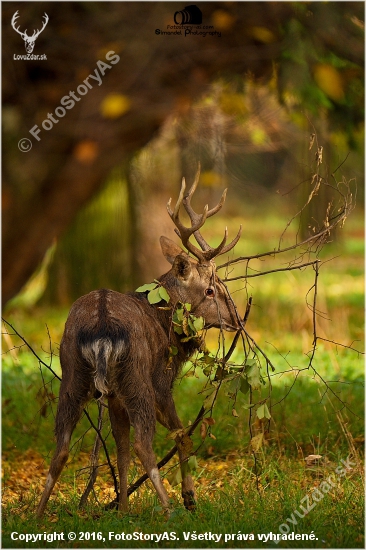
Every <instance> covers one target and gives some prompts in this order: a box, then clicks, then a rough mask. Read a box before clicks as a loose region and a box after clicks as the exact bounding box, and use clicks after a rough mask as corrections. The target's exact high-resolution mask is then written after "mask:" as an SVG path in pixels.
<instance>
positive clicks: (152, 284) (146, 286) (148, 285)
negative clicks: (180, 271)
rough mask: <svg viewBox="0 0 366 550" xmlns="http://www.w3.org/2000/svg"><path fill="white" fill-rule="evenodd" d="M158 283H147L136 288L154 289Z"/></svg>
mask: <svg viewBox="0 0 366 550" xmlns="http://www.w3.org/2000/svg"><path fill="white" fill-rule="evenodd" d="M157 286H158V285H157V284H156V283H148V284H146V285H142V286H139V287H138V288H136V292H146V291H147V290H154V288H156V287H157Z"/></svg>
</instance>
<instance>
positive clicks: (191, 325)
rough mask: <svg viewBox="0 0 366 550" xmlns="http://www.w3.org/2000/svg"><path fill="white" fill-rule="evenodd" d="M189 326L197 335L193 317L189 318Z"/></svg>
mask: <svg viewBox="0 0 366 550" xmlns="http://www.w3.org/2000/svg"><path fill="white" fill-rule="evenodd" d="M188 325H189V328H190V329H191V331H192V333H193V334H196V332H197V331H196V329H195V327H194V324H193V321H192V319H191V317H188Z"/></svg>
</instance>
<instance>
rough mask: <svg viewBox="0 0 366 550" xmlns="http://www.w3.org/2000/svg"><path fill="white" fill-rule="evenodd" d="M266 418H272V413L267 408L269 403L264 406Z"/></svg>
mask: <svg viewBox="0 0 366 550" xmlns="http://www.w3.org/2000/svg"><path fill="white" fill-rule="evenodd" d="M264 416H265V417H266V418H268V419H270V418H271V413H270V412H269V409H268V407H267V403H265V404H264Z"/></svg>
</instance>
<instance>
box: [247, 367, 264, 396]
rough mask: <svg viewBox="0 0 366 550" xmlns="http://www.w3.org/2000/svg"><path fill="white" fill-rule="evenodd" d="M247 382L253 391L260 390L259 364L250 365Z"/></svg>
mask: <svg viewBox="0 0 366 550" xmlns="http://www.w3.org/2000/svg"><path fill="white" fill-rule="evenodd" d="M248 364H249V363H248ZM246 375H247V380H248V383H249V384H250V386H252V389H253V390H258V389H259V388H260V385H261V378H260V370H259V367H258V365H257V363H255V362H254V363H252V364H249V368H248V369H246Z"/></svg>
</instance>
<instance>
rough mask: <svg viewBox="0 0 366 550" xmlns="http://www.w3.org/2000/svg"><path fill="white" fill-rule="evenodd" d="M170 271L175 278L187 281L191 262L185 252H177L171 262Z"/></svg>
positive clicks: (189, 275)
mask: <svg viewBox="0 0 366 550" xmlns="http://www.w3.org/2000/svg"><path fill="white" fill-rule="evenodd" d="M172 271H173V273H174V275H175V276H176V278H177V279H180V280H181V281H188V280H189V279H190V278H191V276H192V263H191V260H190V259H189V256H188V255H187V254H185V253H183V254H179V255H178V256H177V257H176V258H175V260H174V263H173V267H172Z"/></svg>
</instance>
